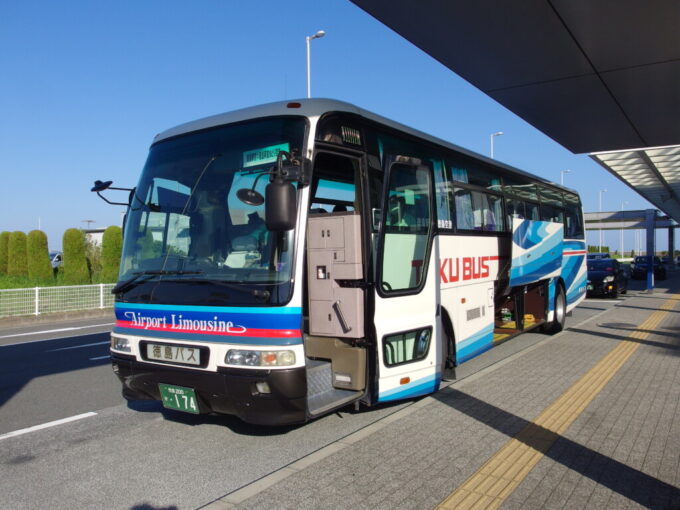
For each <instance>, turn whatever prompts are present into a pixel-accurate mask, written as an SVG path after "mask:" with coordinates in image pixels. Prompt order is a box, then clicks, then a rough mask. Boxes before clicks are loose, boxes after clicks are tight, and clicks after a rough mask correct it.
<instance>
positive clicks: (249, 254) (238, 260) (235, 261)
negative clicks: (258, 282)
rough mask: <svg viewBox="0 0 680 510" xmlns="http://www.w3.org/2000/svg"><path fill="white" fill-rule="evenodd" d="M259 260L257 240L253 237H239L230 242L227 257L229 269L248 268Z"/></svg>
mask: <svg viewBox="0 0 680 510" xmlns="http://www.w3.org/2000/svg"><path fill="white" fill-rule="evenodd" d="M259 260H260V252H259V250H258V242H257V239H255V237H253V236H239V237H235V238H234V239H232V240H231V251H230V252H229V255H227V260H226V261H225V263H226V265H227V266H229V267H248V266H249V265H252V264H253V263H255V262H258V261H259Z"/></svg>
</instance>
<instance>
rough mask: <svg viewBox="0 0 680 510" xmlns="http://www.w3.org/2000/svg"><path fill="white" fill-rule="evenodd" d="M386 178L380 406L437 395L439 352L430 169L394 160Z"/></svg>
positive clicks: (378, 297) (378, 310)
mask: <svg viewBox="0 0 680 510" xmlns="http://www.w3.org/2000/svg"><path fill="white" fill-rule="evenodd" d="M385 179H386V181H387V185H386V192H385V194H384V204H383V208H382V211H383V214H382V226H381V237H380V247H379V250H378V260H377V261H376V266H377V267H376V269H377V284H376V287H377V288H376V290H375V316H374V324H375V332H376V341H377V351H378V353H377V354H378V388H377V400H378V401H380V402H385V401H390V400H397V399H402V398H410V397H415V396H418V395H424V394H427V393H432V392H433V391H435V390H437V389H438V387H439V382H440V380H441V373H440V364H441V363H440V360H441V351H442V349H441V342H440V341H439V340H440V335H441V331H440V327H439V325H438V320H437V319H438V317H437V310H438V307H437V295H438V288H437V286H438V280H437V271H436V269H437V264H436V262H435V261H434V257H435V253H434V252H435V250H434V249H432V233H433V232H432V230H433V221H432V218H433V210H434V208H433V202H434V196H433V194H434V191H433V184H432V170H431V169H430V168H428V167H426V166H423V165H422V164H421V162H420V160H418V159H416V158H404V157H399V158H397V162H395V163H393V164H392V165H391V166H390V168H389V171H388V174H387V175H386V176H385ZM438 360H439V361H438Z"/></svg>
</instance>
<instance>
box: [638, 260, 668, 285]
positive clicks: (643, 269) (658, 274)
mask: <svg viewBox="0 0 680 510" xmlns="http://www.w3.org/2000/svg"><path fill="white" fill-rule="evenodd" d="M653 259H654V269H653V270H654V278H656V279H658V280H665V279H666V267H665V266H664V265H663V264H662V263H661V259H660V258H659V257H653ZM647 267H648V266H647V257H644V256H639V257H635V259H634V260H633V270H632V272H631V276H632V277H633V280H644V279H645V278H647Z"/></svg>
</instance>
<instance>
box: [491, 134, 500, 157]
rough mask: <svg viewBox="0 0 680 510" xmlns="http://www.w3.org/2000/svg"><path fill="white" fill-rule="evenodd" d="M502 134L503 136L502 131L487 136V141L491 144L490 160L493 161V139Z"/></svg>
mask: <svg viewBox="0 0 680 510" xmlns="http://www.w3.org/2000/svg"><path fill="white" fill-rule="evenodd" d="M502 134H503V131H497V132H495V133H491V135H489V141H490V142H491V159H493V139H494V137H496V136H501V135H502Z"/></svg>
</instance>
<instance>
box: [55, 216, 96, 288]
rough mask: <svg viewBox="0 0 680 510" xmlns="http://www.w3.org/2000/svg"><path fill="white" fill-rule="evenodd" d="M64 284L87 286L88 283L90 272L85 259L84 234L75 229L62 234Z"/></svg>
mask: <svg viewBox="0 0 680 510" xmlns="http://www.w3.org/2000/svg"><path fill="white" fill-rule="evenodd" d="M62 246H63V251H64V284H65V285H87V284H89V283H90V270H89V269H88V267H87V258H86V257H85V234H83V231H82V230H78V229H77V228H69V229H68V230H67V231H66V232H64V239H63V243H62Z"/></svg>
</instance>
